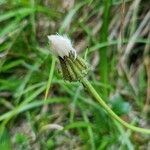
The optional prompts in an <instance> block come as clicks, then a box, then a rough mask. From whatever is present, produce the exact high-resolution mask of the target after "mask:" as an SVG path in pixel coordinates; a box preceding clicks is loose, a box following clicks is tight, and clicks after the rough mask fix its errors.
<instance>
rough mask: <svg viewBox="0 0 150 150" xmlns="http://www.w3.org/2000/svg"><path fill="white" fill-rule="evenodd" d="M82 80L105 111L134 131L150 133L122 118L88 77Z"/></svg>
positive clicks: (148, 130) (149, 130)
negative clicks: (104, 99) (101, 95)
mask: <svg viewBox="0 0 150 150" xmlns="http://www.w3.org/2000/svg"><path fill="white" fill-rule="evenodd" d="M80 82H81V83H82V84H83V85H84V86H85V87H86V88H87V90H88V91H89V92H90V93H91V94H92V96H93V97H94V98H95V99H96V100H97V101H98V102H99V103H100V104H101V106H102V107H103V108H104V109H105V111H106V112H107V113H108V114H109V115H110V116H111V117H112V118H114V119H115V120H117V121H118V122H119V123H121V124H122V125H123V126H125V127H126V128H128V129H131V130H132V131H136V132H141V133H145V134H150V129H144V128H139V127H136V126H133V125H130V124H129V123H127V122H125V121H124V120H122V119H121V118H120V117H119V116H117V115H116V114H115V113H114V112H113V111H112V110H111V108H110V107H109V106H108V105H107V104H106V103H105V102H104V101H103V100H102V98H101V97H100V96H99V95H98V93H97V92H96V91H95V89H94V88H93V86H92V85H91V84H90V82H89V81H88V80H87V79H86V78H82V79H81V80H80Z"/></svg>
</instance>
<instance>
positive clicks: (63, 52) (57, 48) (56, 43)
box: [48, 35, 76, 58]
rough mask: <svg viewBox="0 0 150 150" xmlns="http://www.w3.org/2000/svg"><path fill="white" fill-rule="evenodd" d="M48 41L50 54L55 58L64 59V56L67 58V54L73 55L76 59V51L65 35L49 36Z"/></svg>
mask: <svg viewBox="0 0 150 150" xmlns="http://www.w3.org/2000/svg"><path fill="white" fill-rule="evenodd" d="M48 39H49V42H50V45H51V49H52V52H53V53H54V54H55V55H56V56H59V57H61V58H64V56H67V57H69V54H73V56H74V57H75V58H76V50H75V49H74V48H73V47H72V43H71V41H70V39H69V38H68V37H67V36H66V35H64V36H61V35H49V36H48Z"/></svg>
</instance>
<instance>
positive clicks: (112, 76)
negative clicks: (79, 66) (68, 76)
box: [0, 0, 150, 150]
mask: <svg viewBox="0 0 150 150" xmlns="http://www.w3.org/2000/svg"><path fill="white" fill-rule="evenodd" d="M122 2H123V1H121V0H112V3H111V4H110V1H99V0H94V1H92V0H83V1H79V0H77V1H75V3H74V5H73V6H72V7H71V8H70V9H65V8H64V7H63V6H62V2H60V1H59V0H56V1H54V0H52V1H47V2H46V1H41V0H38V1H35V0H30V1H25V0H13V1H12V0H2V1H0V149H8V150H9V149H11V148H10V147H14V149H17V150H21V149H30V147H31V149H33V143H34V146H35V147H38V148H39V149H41V148H42V149H68V150H69V149H80V150H91V149H92V150H105V149H106V150H107V149H108V150H109V149H120V150H124V149H125V150H126V149H129V150H132V149H140V148H141V147H142V148H143V149H146V148H147V147H148V140H149V136H145V135H141V134H138V133H133V132H132V131H131V130H126V129H125V128H123V127H122V126H121V125H120V124H118V123H117V122H115V121H112V119H110V118H109V117H108V116H107V114H106V113H105V112H104V110H103V109H102V108H101V106H100V105H99V104H98V103H97V102H96V101H94V100H93V98H92V97H91V96H89V94H88V93H87V92H86V91H84V90H83V87H82V86H81V85H80V84H79V83H78V82H76V83H74V82H73V83H69V82H67V81H64V80H63V78H62V75H61V73H60V71H59V69H58V68H59V64H58V61H57V60H55V58H53V57H52V55H51V54H50V46H49V44H48V39H47V35H50V34H56V33H59V34H67V35H68V36H69V37H70V38H71V40H72V42H73V45H74V46H75V47H77V50H78V53H79V55H80V56H82V57H83V58H84V56H85V58H86V60H87V61H88V63H89V64H90V65H91V71H90V72H89V74H88V77H87V78H88V80H89V81H90V82H91V83H92V85H93V86H94V87H95V88H96V90H97V91H98V93H99V94H100V95H101V96H102V97H104V98H105V99H106V100H107V103H108V104H109V105H110V106H111V107H112V109H113V110H114V111H115V113H117V114H118V115H119V116H120V117H121V118H122V119H124V120H126V121H128V122H132V123H133V124H134V125H137V126H143V124H144V127H149V124H148V121H149V115H148V113H147V112H145V111H143V108H144V107H145V105H146V104H145V101H146V98H147V93H146V88H147V82H148V80H150V79H148V76H147V70H146V69H145V68H146V66H145V64H144V57H145V56H144V55H143V53H145V49H146V47H148V46H149V45H150V41H149V38H148V35H149V30H145V29H148V25H149V24H148V21H146V19H145V16H146V14H147V12H148V9H149V8H148V2H147V1H141V2H140V3H139V4H138V3H137V4H136V5H135V2H137V0H135V1H130V0H128V1H124V2H125V5H126V9H125V14H124V15H125V16H124V31H123V38H122V49H121V50H120V49H118V47H119V46H118V45H119V44H120V43H119V42H120V39H119V34H120V33H119V31H120V22H119V21H120V20H121V18H120V17H121V14H120V13H119V10H121V9H120V8H121V4H122ZM110 5H111V9H110V7H109V6H110ZM133 6H136V7H133ZM129 9H130V10H131V12H132V13H131V14H129V13H128V12H129ZM109 12H110V13H109ZM108 18H109V19H108ZM130 18H131V19H130ZM143 20H145V26H144V28H142V30H141V32H140V33H139V35H138V36H137V37H136V39H135V40H134V41H133V43H134V46H133V47H132V48H131V51H130V53H129V55H128V56H127V58H126V60H127V62H126V63H125V62H123V63H122V60H123V58H124V55H125V52H126V47H127V45H128V44H129V43H130V42H131V39H132V36H133V35H134V33H135V32H136V31H137V30H138V27H139V26H140V25H141V22H142V21H143ZM102 22H103V23H102ZM125 23H126V24H125ZM146 57H147V56H146ZM99 58H100V61H99ZM44 99H45V101H44ZM51 125H59V126H61V127H63V130H59V129H54V128H52V129H51V128H47V127H49V126H51ZM52 127H53V126H52ZM43 129H44V130H43ZM137 137H138V139H137ZM38 148H35V149H38Z"/></svg>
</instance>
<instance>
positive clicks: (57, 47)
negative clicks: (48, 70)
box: [48, 35, 89, 82]
mask: <svg viewBox="0 0 150 150" xmlns="http://www.w3.org/2000/svg"><path fill="white" fill-rule="evenodd" d="M48 39H49V42H50V45H51V49H52V52H53V54H55V55H56V56H57V57H58V59H59V62H60V65H61V70H62V74H63V77H64V79H65V80H68V81H70V82H71V81H80V80H81V79H82V78H84V77H85V76H86V75H87V73H88V71H89V67H88V65H87V63H86V62H85V61H84V60H83V59H82V58H81V57H79V56H77V54H76V50H75V49H74V48H73V46H72V44H71V41H70V39H68V37H67V36H60V35H49V36H48Z"/></svg>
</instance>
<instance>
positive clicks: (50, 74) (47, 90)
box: [44, 56, 56, 101]
mask: <svg viewBox="0 0 150 150" xmlns="http://www.w3.org/2000/svg"><path fill="white" fill-rule="evenodd" d="M55 62H56V57H55V56H53V57H52V64H51V69H50V72H49V78H48V82H47V86H46V92H45V96H44V101H46V99H47V97H48V92H49V89H50V86H51V82H52V78H53V74H54V68H55Z"/></svg>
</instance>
